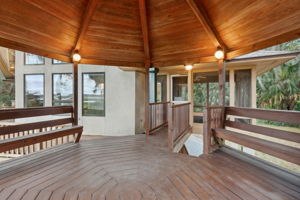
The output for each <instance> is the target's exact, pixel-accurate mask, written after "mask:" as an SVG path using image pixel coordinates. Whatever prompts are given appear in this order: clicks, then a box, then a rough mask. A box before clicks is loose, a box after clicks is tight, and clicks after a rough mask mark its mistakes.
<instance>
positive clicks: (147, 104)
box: [144, 67, 150, 135]
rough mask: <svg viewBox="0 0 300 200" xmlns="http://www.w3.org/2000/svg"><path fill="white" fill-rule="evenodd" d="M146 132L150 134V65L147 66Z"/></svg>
mask: <svg viewBox="0 0 300 200" xmlns="http://www.w3.org/2000/svg"><path fill="white" fill-rule="evenodd" d="M144 127H145V133H146V135H149V134H150V121H149V67H146V74H145V122H144Z"/></svg>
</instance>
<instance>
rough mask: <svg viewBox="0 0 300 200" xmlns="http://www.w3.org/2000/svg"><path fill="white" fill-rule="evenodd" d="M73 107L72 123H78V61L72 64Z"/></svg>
mask: <svg viewBox="0 0 300 200" xmlns="http://www.w3.org/2000/svg"><path fill="white" fill-rule="evenodd" d="M73 109H74V122H73V124H74V125H78V63H77V62H74V64H73Z"/></svg>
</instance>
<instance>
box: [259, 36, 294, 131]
mask: <svg viewBox="0 0 300 200" xmlns="http://www.w3.org/2000/svg"><path fill="white" fill-rule="evenodd" d="M276 48H277V49H278V50H290V51H291V50H292V51H295V50H300V39H298V40H294V41H292V42H288V43H283V44H280V45H278V46H277V47H276ZM256 90H257V106H258V107H259V108H267V109H279V110H297V111H300V60H299V58H296V59H294V60H292V61H289V62H287V63H284V64H283V65H281V66H279V67H277V68H274V69H272V70H270V71H269V72H267V73H264V74H262V75H261V76H259V77H257V88H256ZM261 122H263V123H267V124H274V125H281V126H291V125H287V124H284V123H279V122H269V121H261Z"/></svg>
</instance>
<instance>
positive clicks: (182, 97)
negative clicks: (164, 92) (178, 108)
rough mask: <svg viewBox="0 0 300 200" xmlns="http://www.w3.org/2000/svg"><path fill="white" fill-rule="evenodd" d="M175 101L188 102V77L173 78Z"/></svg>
mask: <svg viewBox="0 0 300 200" xmlns="http://www.w3.org/2000/svg"><path fill="white" fill-rule="evenodd" d="M172 80H173V101H187V100H188V84H187V76H174V77H173V79H172Z"/></svg>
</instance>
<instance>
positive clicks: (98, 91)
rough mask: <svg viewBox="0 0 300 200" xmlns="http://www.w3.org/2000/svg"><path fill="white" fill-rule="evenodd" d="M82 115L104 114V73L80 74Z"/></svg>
mask: <svg viewBox="0 0 300 200" xmlns="http://www.w3.org/2000/svg"><path fill="white" fill-rule="evenodd" d="M82 93H83V95H82V96H83V98H82V115H84V116H104V115H105V75H104V73H84V74H82Z"/></svg>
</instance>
